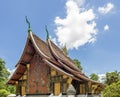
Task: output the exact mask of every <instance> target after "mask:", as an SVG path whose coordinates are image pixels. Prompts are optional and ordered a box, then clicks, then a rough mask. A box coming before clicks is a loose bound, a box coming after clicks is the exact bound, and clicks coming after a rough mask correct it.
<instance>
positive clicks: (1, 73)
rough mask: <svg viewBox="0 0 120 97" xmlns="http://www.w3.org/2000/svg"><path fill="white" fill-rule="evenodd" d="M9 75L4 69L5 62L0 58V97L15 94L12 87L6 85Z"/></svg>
mask: <svg viewBox="0 0 120 97" xmlns="http://www.w3.org/2000/svg"><path fill="white" fill-rule="evenodd" d="M9 75H10V72H9V71H8V70H7V68H6V67H5V61H3V60H2V59H1V58H0V97H7V95H8V94H10V93H14V92H15V88H14V87H13V86H7V85H6V82H7V80H8V76H9Z"/></svg>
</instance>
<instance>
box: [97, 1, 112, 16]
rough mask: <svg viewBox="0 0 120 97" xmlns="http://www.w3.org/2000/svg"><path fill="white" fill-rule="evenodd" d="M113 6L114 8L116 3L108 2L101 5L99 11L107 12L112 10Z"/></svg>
mask: <svg viewBox="0 0 120 97" xmlns="http://www.w3.org/2000/svg"><path fill="white" fill-rule="evenodd" d="M113 8H114V4H112V3H108V4H107V5H106V6H104V7H99V8H98V11H99V12H100V13H101V14H107V13H108V12H110V11H111V10H112V9H113Z"/></svg>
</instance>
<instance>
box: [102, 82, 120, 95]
mask: <svg viewBox="0 0 120 97" xmlns="http://www.w3.org/2000/svg"><path fill="white" fill-rule="evenodd" d="M102 95H103V97H120V81H118V82H116V83H112V84H111V85H107V87H106V88H105V89H104V91H103V93H102Z"/></svg>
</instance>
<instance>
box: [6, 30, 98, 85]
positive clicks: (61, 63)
mask: <svg viewBox="0 0 120 97" xmlns="http://www.w3.org/2000/svg"><path fill="white" fill-rule="evenodd" d="M35 53H37V54H38V55H39V56H40V57H41V59H42V60H43V62H45V64H47V65H48V66H50V67H51V68H53V69H55V70H57V71H59V72H61V73H62V74H65V75H67V76H69V77H72V78H73V79H76V80H78V81H81V82H82V81H90V82H92V83H95V84H96V83H98V82H95V81H93V80H91V79H89V78H88V77H87V76H86V75H85V74H83V73H82V72H81V71H80V70H79V69H78V68H77V66H76V65H75V63H74V61H73V60H72V59H71V58H69V57H68V56H67V55H65V54H64V53H63V51H61V49H60V48H58V47H57V46H56V45H55V44H54V43H53V42H52V41H51V40H50V39H49V38H48V39H47V42H44V41H42V40H41V39H40V38H39V37H37V36H36V35H35V34H33V32H32V31H30V32H28V37H27V42H26V45H25V48H24V51H23V54H22V56H21V58H20V60H19V61H18V63H17V64H16V70H15V71H14V73H13V74H12V76H11V77H10V78H9V80H8V82H7V83H8V84H15V83H16V81H18V80H19V79H20V78H21V77H22V75H23V74H24V73H25V71H26V70H27V67H26V64H29V63H30V62H31V59H32V58H33V55H34V54H35ZM99 84H100V83H99Z"/></svg>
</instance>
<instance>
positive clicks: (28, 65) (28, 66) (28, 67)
mask: <svg viewBox="0 0 120 97" xmlns="http://www.w3.org/2000/svg"><path fill="white" fill-rule="evenodd" d="M26 67H27V86H26V87H27V94H29V69H30V64H27V65H26Z"/></svg>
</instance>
